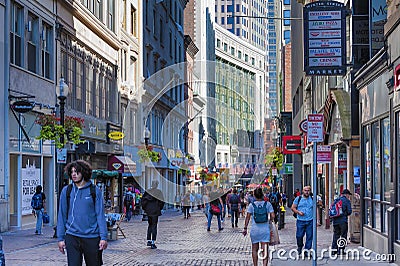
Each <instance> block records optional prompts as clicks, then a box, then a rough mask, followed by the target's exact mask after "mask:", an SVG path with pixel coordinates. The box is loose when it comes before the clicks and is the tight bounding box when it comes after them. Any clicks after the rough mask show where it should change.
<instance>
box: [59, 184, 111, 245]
mask: <svg viewBox="0 0 400 266" xmlns="http://www.w3.org/2000/svg"><path fill="white" fill-rule="evenodd" d="M91 185H92V182H90V181H89V182H87V183H86V184H85V186H83V187H81V188H78V187H77V186H76V185H75V184H73V186H72V191H71V195H70V204H69V212H68V220H67V188H68V186H65V187H64V188H63V190H62V191H61V197H60V206H59V211H58V219H57V238H58V241H64V238H65V234H69V235H73V236H77V237H82V238H96V237H99V236H100V239H101V240H107V225H106V219H105V216H104V205H103V195H102V193H101V190H100V189H99V188H98V187H96V204H95V206H94V205H93V198H92V195H91V194H90V186H91Z"/></svg>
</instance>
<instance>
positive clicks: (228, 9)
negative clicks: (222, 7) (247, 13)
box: [226, 5, 234, 12]
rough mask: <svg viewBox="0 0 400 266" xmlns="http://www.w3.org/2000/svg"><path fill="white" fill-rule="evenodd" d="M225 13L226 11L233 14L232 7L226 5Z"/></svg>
mask: <svg viewBox="0 0 400 266" xmlns="http://www.w3.org/2000/svg"><path fill="white" fill-rule="evenodd" d="M226 11H227V12H234V10H233V5H228V6H226Z"/></svg>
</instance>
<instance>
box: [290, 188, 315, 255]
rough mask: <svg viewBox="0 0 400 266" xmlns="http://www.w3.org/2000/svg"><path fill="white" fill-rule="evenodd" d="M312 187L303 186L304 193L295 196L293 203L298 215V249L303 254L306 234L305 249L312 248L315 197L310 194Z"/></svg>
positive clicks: (294, 211)
mask: <svg viewBox="0 0 400 266" xmlns="http://www.w3.org/2000/svg"><path fill="white" fill-rule="evenodd" d="M310 192H311V187H310V186H305V187H304V188H303V195H300V196H298V197H296V198H295V200H294V201H293V204H292V208H291V209H292V211H293V213H295V214H296V215H297V221H296V240H297V251H298V253H299V254H301V252H302V249H303V238H304V235H306V244H305V246H304V248H305V250H310V249H311V246H312V240H313V223H312V222H313V209H314V206H313V199H312V196H310Z"/></svg>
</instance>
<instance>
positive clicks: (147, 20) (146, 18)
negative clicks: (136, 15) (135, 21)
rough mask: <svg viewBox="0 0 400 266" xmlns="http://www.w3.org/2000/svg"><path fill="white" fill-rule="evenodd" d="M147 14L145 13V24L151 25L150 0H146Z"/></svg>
mask: <svg viewBox="0 0 400 266" xmlns="http://www.w3.org/2000/svg"><path fill="white" fill-rule="evenodd" d="M145 10H146V14H145V15H144V19H145V24H146V26H149V0H146V9H145Z"/></svg>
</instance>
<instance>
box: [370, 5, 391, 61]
mask: <svg viewBox="0 0 400 266" xmlns="http://www.w3.org/2000/svg"><path fill="white" fill-rule="evenodd" d="M369 12H370V14H369V18H370V34H371V35H370V36H371V37H370V38H371V55H370V57H371V58H372V57H373V56H374V55H375V54H376V53H377V52H378V51H379V50H380V49H381V48H382V47H383V46H384V43H385V38H384V37H385V36H384V25H385V23H386V20H387V4H386V0H370V11H369Z"/></svg>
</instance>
